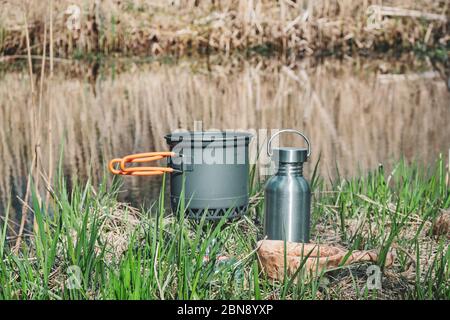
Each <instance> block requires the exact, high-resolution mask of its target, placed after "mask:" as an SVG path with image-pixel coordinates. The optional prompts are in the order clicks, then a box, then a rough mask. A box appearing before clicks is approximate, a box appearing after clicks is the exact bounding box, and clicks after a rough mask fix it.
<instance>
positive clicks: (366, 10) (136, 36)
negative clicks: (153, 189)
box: [0, 0, 450, 59]
mask: <svg viewBox="0 0 450 320" xmlns="http://www.w3.org/2000/svg"><path fill="white" fill-rule="evenodd" d="M2 7H3V9H2V12H1V13H0V22H1V24H0V35H1V36H0V51H1V52H3V55H21V54H27V52H28V50H27V48H29V49H30V53H31V54H36V55H41V54H42V53H43V51H44V47H45V48H46V54H47V56H51V57H57V58H67V57H76V56H80V55H89V54H99V53H101V54H103V55H122V56H160V55H172V56H183V55H192V54H211V53H225V54H230V53H233V52H236V51H239V52H248V53H249V52H258V53H260V54H263V55H279V56H281V57H289V58H294V59H295V58H301V57H305V56H312V55H313V56H322V55H343V54H354V53H360V54H367V53H370V52H377V51H379V52H380V51H381V52H385V51H388V50H395V51H396V52H398V51H408V50H421V51H436V50H441V51H443V52H442V53H441V55H444V56H445V55H446V54H448V53H447V52H446V51H447V50H448V47H449V42H450V36H449V32H448V31H449V19H448V17H449V8H448V1H425V0H421V1H414V2H413V3H412V2H411V1H405V0H392V1H389V2H388V3H386V5H385V6H380V5H379V2H378V1H370V0H367V1H356V0H352V1H344V0H333V1H310V0H303V1H267V0H254V1H247V0H226V1H206V0H200V1H198V0H196V1H171V2H168V1H137V0H132V1H114V0H108V1H92V2H86V1H83V0H74V1H70V2H68V1H64V0H54V1H49V2H46V1H39V2H38V1H33V2H32V4H31V5H27V2H26V1H9V0H7V1H4V4H2Z"/></svg>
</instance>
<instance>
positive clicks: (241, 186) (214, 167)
mask: <svg viewBox="0 0 450 320" xmlns="http://www.w3.org/2000/svg"><path fill="white" fill-rule="evenodd" d="M164 138H165V140H166V142H167V144H168V146H169V148H170V151H169V152H149V153H141V154H136V155H130V156H126V157H124V158H118V159H113V160H111V162H110V165H109V168H110V171H111V172H112V173H114V174H122V175H157V174H163V173H170V174H171V175H170V202H171V207H172V210H173V211H174V212H177V211H178V209H179V207H180V206H181V204H182V203H181V201H184V206H185V210H186V213H187V217H188V218H193V219H201V218H202V216H203V215H206V216H205V218H206V219H209V220H217V219H221V218H222V217H223V216H224V215H227V217H228V218H237V217H240V216H241V215H242V214H244V213H245V212H246V210H247V207H248V174H249V152H248V146H249V143H250V140H251V138H252V135H251V134H249V133H246V132H236V131H194V132H192V131H184V132H175V133H171V134H168V135H166V136H165V137H164ZM162 158H167V164H168V166H167V167H135V166H127V163H138V162H147V161H153V160H160V159H162ZM117 163H119V164H120V168H117Z"/></svg>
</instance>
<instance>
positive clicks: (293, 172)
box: [277, 162, 303, 177]
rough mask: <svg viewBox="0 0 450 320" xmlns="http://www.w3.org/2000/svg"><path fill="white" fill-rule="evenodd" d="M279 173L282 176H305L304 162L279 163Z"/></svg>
mask: <svg viewBox="0 0 450 320" xmlns="http://www.w3.org/2000/svg"><path fill="white" fill-rule="evenodd" d="M277 175H281V176H298V177H302V176H303V162H296V163H283V162H280V163H278V168H277Z"/></svg>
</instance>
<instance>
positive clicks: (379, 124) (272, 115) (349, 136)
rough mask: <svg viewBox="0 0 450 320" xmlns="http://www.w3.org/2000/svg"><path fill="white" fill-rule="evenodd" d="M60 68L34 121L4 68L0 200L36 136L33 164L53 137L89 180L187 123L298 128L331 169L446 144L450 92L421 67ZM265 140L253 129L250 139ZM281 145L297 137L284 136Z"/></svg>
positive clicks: (136, 185) (20, 82) (138, 195)
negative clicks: (104, 71)
mask: <svg viewBox="0 0 450 320" xmlns="http://www.w3.org/2000/svg"><path fill="white" fill-rule="evenodd" d="M398 70H401V73H399V71H398ZM97 71H98V70H97ZM97 71H96V72H97ZM68 73H69V72H67V70H64V71H62V72H57V73H56V74H55V75H54V77H53V78H52V79H49V80H48V82H47V83H46V87H45V90H44V91H43V96H42V103H41V111H40V117H41V119H42V122H41V124H42V125H41V126H40V127H38V128H33V126H32V123H33V117H34V114H33V112H30V110H32V109H31V108H30V103H31V102H30V94H29V79H27V76H26V75H24V74H25V73H16V72H9V73H7V74H5V75H3V80H2V81H3V83H4V84H6V85H3V86H1V87H0V101H1V102H2V108H1V110H0V123H1V126H2V128H3V129H2V130H1V131H0V154H1V157H2V163H3V164H4V166H6V167H4V172H5V174H4V175H3V176H1V177H0V193H1V194H2V197H3V198H2V201H3V202H4V201H5V200H6V195H9V194H11V190H13V192H14V193H17V194H18V195H19V196H21V195H23V193H24V191H25V188H26V177H27V174H28V172H29V168H30V164H31V163H32V158H33V156H34V152H35V148H34V144H33V141H35V140H33V139H35V138H36V136H38V137H39V139H38V140H39V141H41V143H40V147H39V160H40V166H41V168H42V172H44V173H48V172H49V171H51V170H54V168H56V166H57V162H58V155H59V153H60V150H61V149H60V146H61V143H64V153H63V155H64V162H63V168H64V170H65V173H66V174H67V175H68V176H71V177H77V178H79V179H82V180H83V179H86V178H87V176H88V175H91V176H92V180H93V182H94V183H98V182H99V181H100V180H101V178H102V176H103V173H104V172H105V164H106V162H107V161H108V160H109V159H111V158H112V157H117V156H123V155H126V154H129V153H135V152H145V151H153V150H157V151H163V150H167V146H166V145H165V141H164V139H163V137H164V135H165V134H167V133H168V132H170V131H173V130H175V129H179V128H184V129H189V130H192V129H194V123H195V121H202V123H203V129H241V130H256V132H259V131H258V130H262V132H264V130H268V131H267V134H270V130H272V129H281V128H295V129H298V130H301V131H303V132H304V133H305V134H307V135H308V137H310V139H311V141H312V145H313V154H312V158H311V163H312V164H314V163H315V162H316V161H317V160H318V158H319V155H321V165H320V172H321V174H322V175H324V176H333V175H334V174H335V169H336V166H338V167H339V170H340V173H341V174H342V175H346V176H352V175H356V174H358V173H359V172H360V171H365V170H367V169H370V168H374V167H376V166H378V164H380V163H383V164H385V165H386V166H389V164H391V163H392V162H393V161H395V160H397V159H399V158H401V157H405V158H406V159H408V160H413V159H416V160H419V161H421V162H424V163H430V162H432V161H434V160H435V159H436V157H437V156H438V154H439V153H444V155H445V156H447V154H448V150H449V147H450V126H448V123H449V120H450V103H449V102H450V93H449V91H448V89H447V87H446V83H445V81H442V79H441V78H440V77H439V75H438V74H437V73H435V72H433V71H432V70H420V71H417V72H416V71H414V70H408V68H407V67H406V68H405V67H402V68H399V67H398V65H397V64H395V63H393V64H391V65H389V64H388V65H387V64H386V62H383V63H379V62H377V61H375V62H374V61H361V60H344V61H336V60H326V61H324V62H322V63H320V64H317V63H315V62H314V63H311V62H301V63H298V64H294V65H283V64H281V63H280V62H279V61H270V60H269V61H267V60H264V61H256V62H252V61H243V62H240V63H239V64H233V63H230V64H227V65H224V64H217V65H214V64H213V65H211V64H210V63H209V64H208V68H203V67H199V65H198V64H193V63H190V62H188V63H184V62H181V63H178V64H176V65H164V64H159V63H153V64H149V65H145V66H140V65H132V66H131V67H130V68H127V70H126V71H123V72H120V73H114V74H113V75H107V76H102V75H100V76H95V77H92V76H91V75H90V76H89V77H87V78H86V77H73V76H72V75H68ZM86 80H89V81H86ZM49 128H50V129H49ZM265 138H266V136H264V134H261V135H260V139H258V141H257V143H258V144H259V145H263V144H264V143H265V142H266V140H265ZM282 143H284V144H286V145H289V144H290V145H294V144H299V143H300V140H296V138H295V137H291V136H286V137H285V138H284V139H283V140H282ZM262 154H263V158H262V161H267V159H264V156H265V155H264V153H262ZM312 167H313V165H311V164H310V165H309V166H307V168H306V174H307V175H308V174H309V173H310V171H311V170H312ZM123 179H124V190H126V191H124V192H123V193H122V195H121V197H122V198H123V199H125V200H127V201H131V202H133V203H134V204H138V205H139V204H141V203H142V201H144V200H146V201H150V202H151V201H153V200H155V199H156V198H157V194H158V192H159V185H160V183H161V180H160V178H154V177H150V178H149V177H143V178H139V177H125V178H123Z"/></svg>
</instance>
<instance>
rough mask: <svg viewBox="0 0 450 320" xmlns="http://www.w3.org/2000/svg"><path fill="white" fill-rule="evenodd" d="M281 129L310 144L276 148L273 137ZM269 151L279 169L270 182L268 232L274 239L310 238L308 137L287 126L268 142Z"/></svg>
mask: <svg viewBox="0 0 450 320" xmlns="http://www.w3.org/2000/svg"><path fill="white" fill-rule="evenodd" d="M281 133H295V134H298V135H300V136H302V137H303V138H304V139H305V141H306V143H307V145H308V148H307V149H304V148H287V147H280V148H273V150H272V140H273V139H274V138H275V137H276V136H278V135H279V134H281ZM267 154H268V155H269V157H272V160H273V161H274V162H275V165H276V173H275V175H274V176H272V177H270V178H269V180H268V181H267V183H266V186H265V189H264V194H265V200H264V201H265V206H264V208H265V217H264V218H265V219H264V233H265V235H266V236H267V238H268V239H270V240H286V241H290V242H304V243H306V242H309V224H310V205H311V190H310V187H309V184H308V181H306V179H305V178H304V177H303V163H304V162H306V161H307V160H308V157H309V156H310V154H311V145H310V142H309V140H308V138H307V137H306V136H305V135H304V134H303V133H301V132H299V131H297V130H292V129H285V130H281V131H279V132H277V133H276V134H274V135H273V136H272V137H271V138H270V139H269V141H268V143H267Z"/></svg>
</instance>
